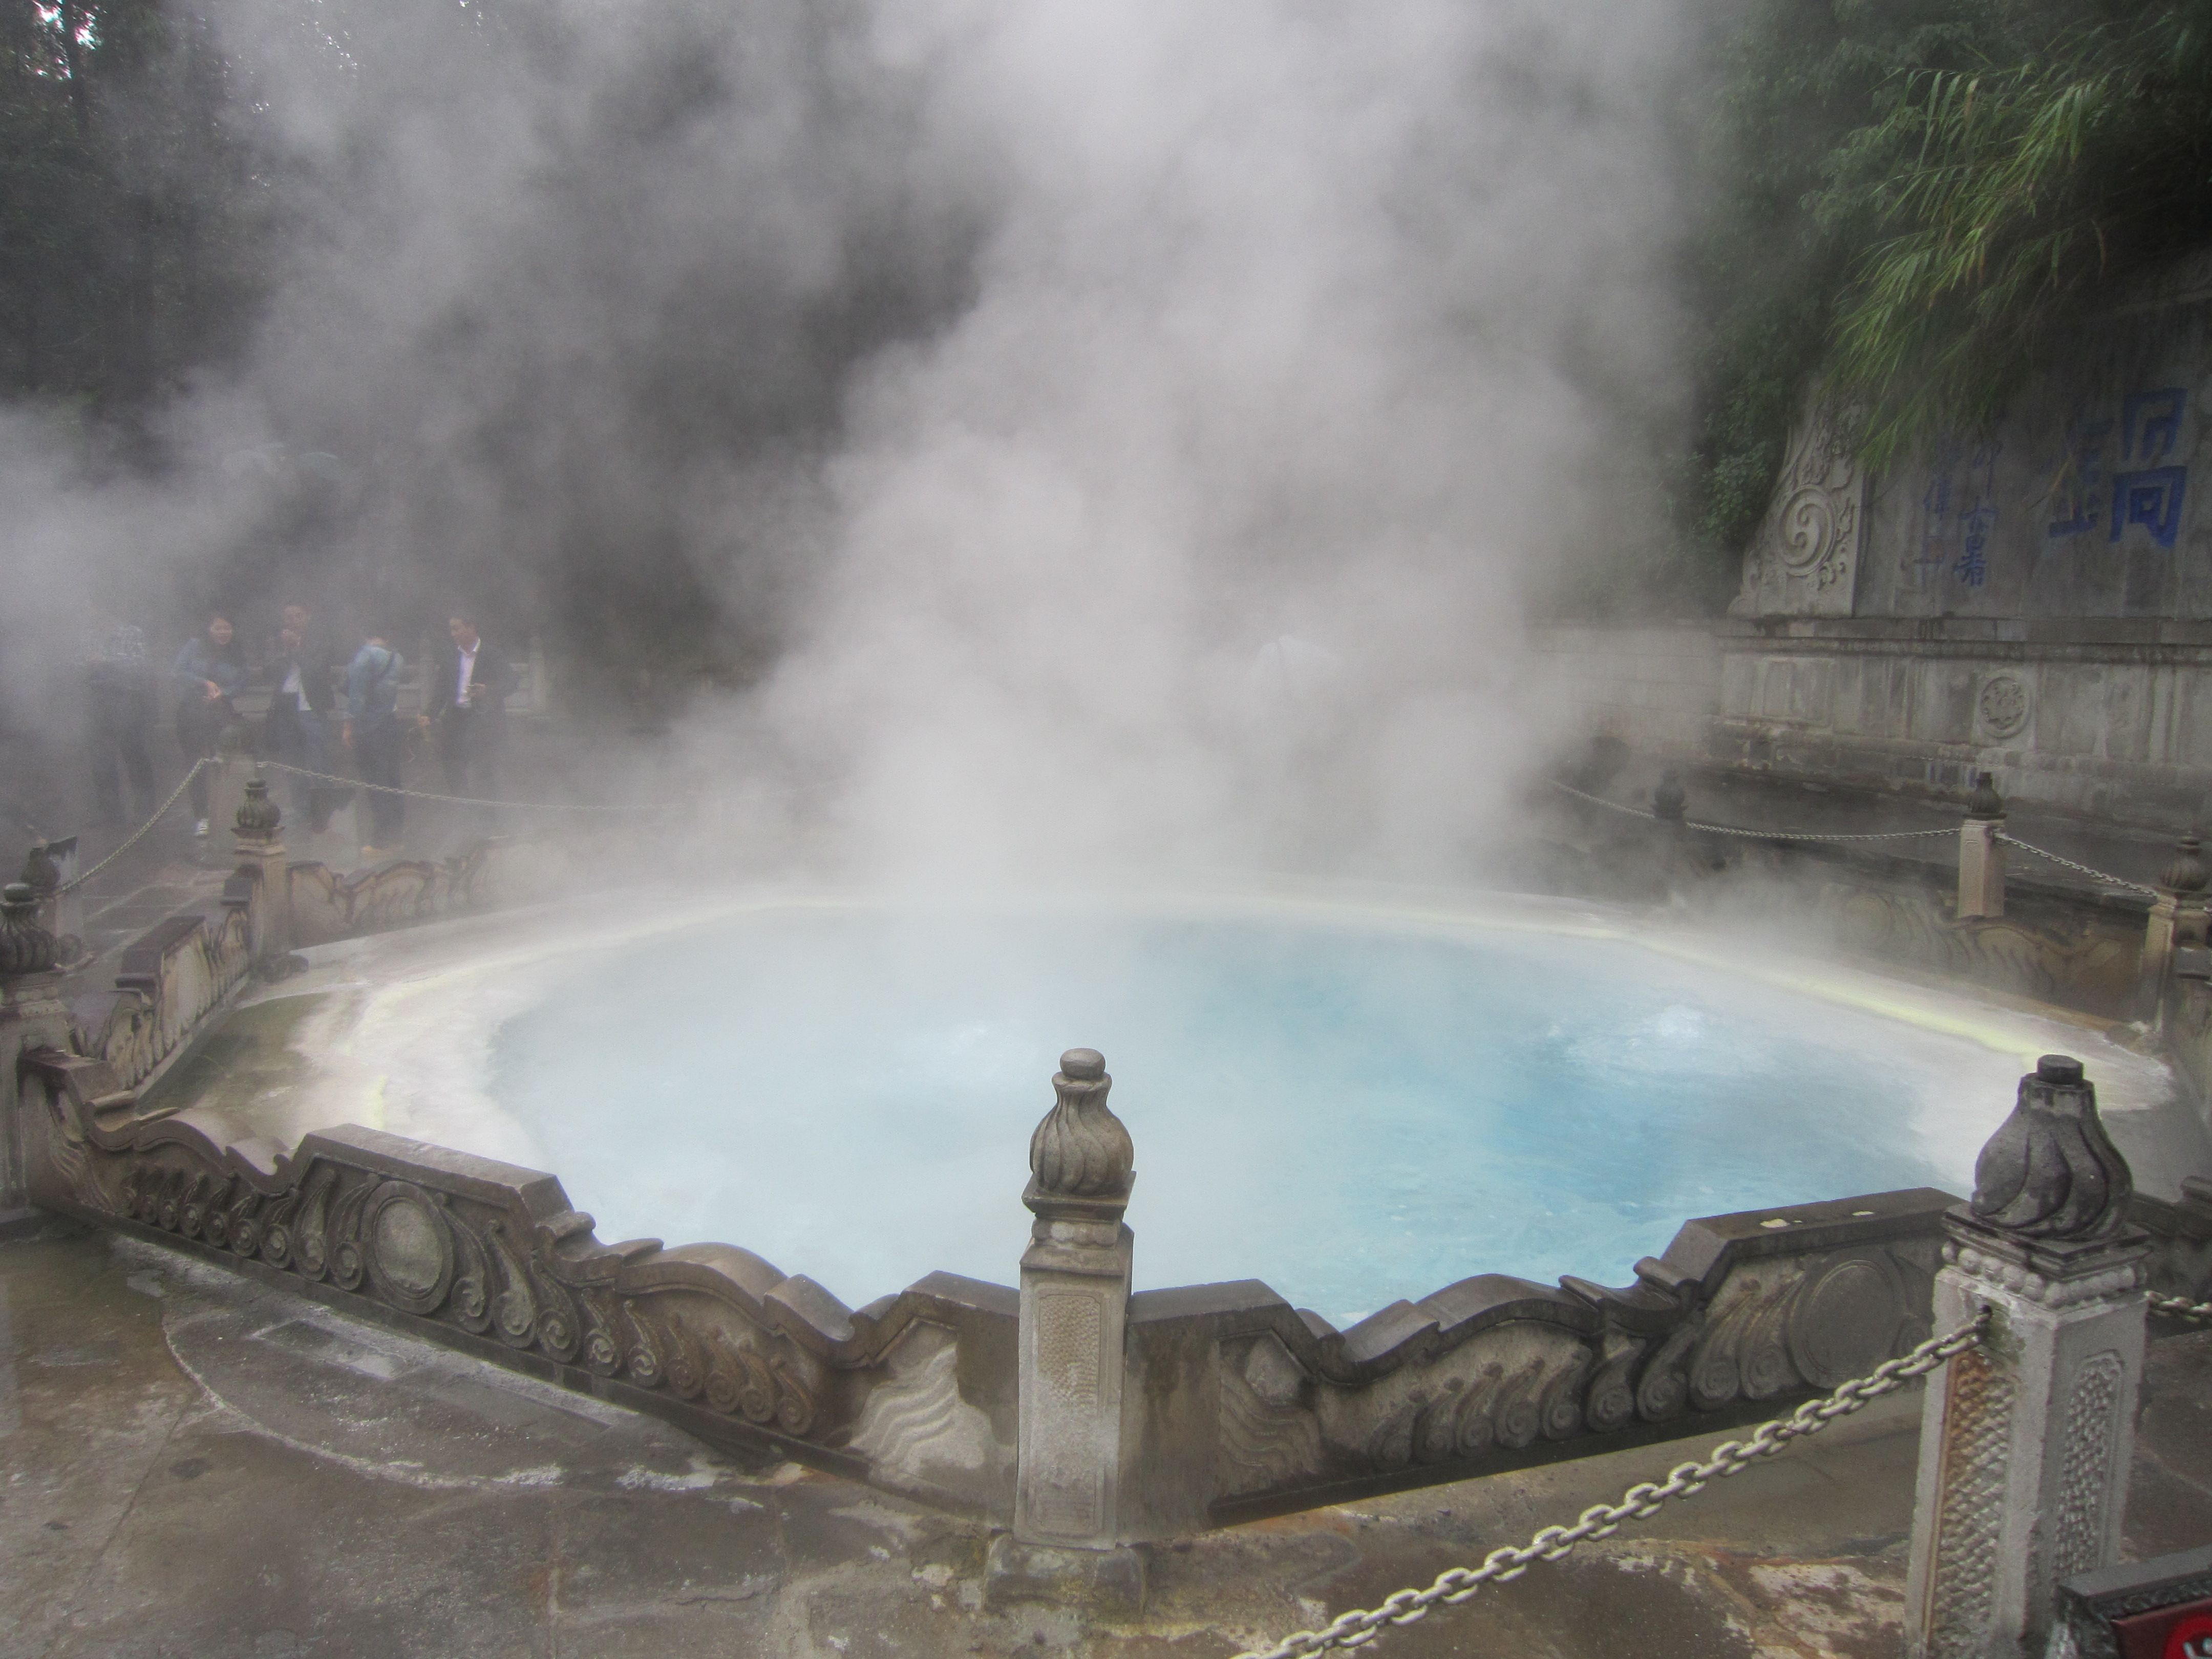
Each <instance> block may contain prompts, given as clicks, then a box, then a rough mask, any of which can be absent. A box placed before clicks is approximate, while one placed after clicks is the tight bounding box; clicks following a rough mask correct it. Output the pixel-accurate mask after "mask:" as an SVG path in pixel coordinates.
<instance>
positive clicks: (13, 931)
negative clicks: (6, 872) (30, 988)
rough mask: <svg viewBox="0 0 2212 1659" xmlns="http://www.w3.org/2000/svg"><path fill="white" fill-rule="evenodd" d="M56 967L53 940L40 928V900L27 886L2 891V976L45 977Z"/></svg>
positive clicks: (19, 884) (18, 884)
mask: <svg viewBox="0 0 2212 1659" xmlns="http://www.w3.org/2000/svg"><path fill="white" fill-rule="evenodd" d="M53 965H54V936H53V935H52V933H48V932H47V931H46V929H45V928H43V927H40V926H39V900H38V896H37V895H36V894H35V893H33V891H32V890H31V889H30V886H29V884H27V883H25V882H20V881H13V882H9V884H8V885H7V887H6V889H5V890H0V975H4V974H43V973H46V972H48V971H49V970H51V969H52V967H53Z"/></svg>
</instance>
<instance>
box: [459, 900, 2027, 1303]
mask: <svg viewBox="0 0 2212 1659" xmlns="http://www.w3.org/2000/svg"><path fill="white" fill-rule="evenodd" d="M1323 914H1324V915H1326V914H1327V913H1323ZM1348 914H1349V915H1352V916H1353V917H1355V918H1357V917H1360V916H1362V915H1363V914H1364V913H1359V912H1352V913H1348ZM1077 1045H1086V1046H1090V1047H1094V1048H1100V1049H1102V1050H1103V1051H1104V1053H1105V1054H1106V1056H1107V1060H1108V1064H1109V1069H1110V1071H1111V1072H1112V1073H1113V1075H1114V1078H1115V1087H1114V1092H1113V1097H1112V1103H1113V1105H1114V1107H1115V1110H1116V1111H1117V1112H1118V1113H1119V1115H1121V1117H1122V1118H1123V1120H1124V1121H1126V1122H1127V1124H1128V1125H1129V1127H1130V1130H1131V1132H1132V1133H1133V1135H1134V1137H1135V1140H1136V1146H1137V1170H1138V1182H1137V1188H1136V1194H1135V1198H1134V1200H1133V1203H1132V1205H1131V1206H1130V1212H1129V1220H1130V1223H1131V1225H1133V1227H1134V1228H1135V1229H1136V1232H1137V1265H1136V1277H1137V1282H1138V1285H1139V1286H1140V1287H1143V1286H1149V1285H1176V1284H1188V1283H1197V1282H1204V1281H1208V1280H1218V1279H1240V1278H1256V1279H1265V1280H1267V1282H1268V1283H1269V1284H1270V1285H1273V1286H1274V1287H1275V1288H1276V1289H1277V1290H1278V1291H1281V1292H1282V1293H1283V1294H1284V1295H1285V1296H1286V1297H1290V1298H1291V1300H1292V1301H1293V1302H1295V1303H1297V1304H1300V1305H1303V1306H1309V1307H1312V1308H1315V1309H1316V1310H1319V1311H1321V1312H1322V1313H1324V1314H1326V1315H1328V1316H1330V1317H1332V1318H1334V1319H1337V1320H1340V1321H1342V1320H1347V1319H1350V1318H1352V1317H1354V1316H1358V1315H1360V1314H1363V1313H1364V1312H1367V1311H1370V1310H1373V1309H1376V1308H1378V1307H1380V1306H1383V1304H1386V1303H1388V1302H1389V1301H1390V1300H1391V1299H1392V1298H1394V1297H1399V1296H1407V1297H1418V1296H1419V1295H1421V1294H1423V1293H1425V1292H1426V1291H1431V1290H1433V1289H1436V1288H1437V1287H1439V1286H1441V1285H1445V1284H1448V1283H1449V1282H1450V1281H1452V1280H1454V1279H1460V1278H1463V1277H1465V1276H1466V1275H1468V1274H1469V1273H1478V1272H1503V1273H1520V1274H1524V1275H1527V1276H1528V1277H1531V1278H1534V1279H1543V1280H1548V1279H1552V1278H1553V1277H1555V1276H1556V1275H1558V1274H1559V1273H1581V1274H1584V1275H1588V1276H1589V1277H1592V1278H1596V1279H1605V1280H1608V1281H1610V1282H1613V1283H1624V1282H1626V1279H1627V1275H1628V1273H1629V1270H1630V1264H1631V1263H1632V1262H1633V1261H1635V1260H1636V1259H1637V1258H1638V1257H1639V1256H1641V1255H1648V1254H1655V1253H1656V1252H1657V1251H1658V1250H1660V1249H1662V1248H1663V1247H1664V1245H1665V1244H1666V1243H1667V1241H1668V1238H1670V1237H1672V1235H1673V1233H1674V1229H1675V1227H1676V1225H1678V1224H1679V1223H1680V1222H1681V1221H1682V1220H1684V1219H1686V1218H1689V1217H1692V1216H1696V1215H1707V1214H1713V1213H1717V1212H1727V1211H1734V1210H1743V1209H1752V1208H1757V1207H1760V1206H1771V1205H1778V1204H1784V1203H1790V1202H1796V1201H1801V1200H1814V1199H1822V1198H1833V1197H1842V1196H1846V1195H1849V1194H1857V1193H1867V1192H1876V1191H1881V1190H1886V1189H1889V1188H1901V1187H1911V1186H1919V1185H1936V1186H1945V1187H1948V1188H1950V1189H1951V1190H1953V1191H1963V1190H1966V1184H1967V1183H1968V1182H1969V1181H1970V1172H1971V1168H1972V1154H1973V1150H1974V1148H1975V1147H1976V1146H1978V1143H1979V1141H1980V1139H1981V1138H1982V1137H1983V1135H1984V1134H1985V1133H1987V1132H1988V1130H1989V1129H1990V1127H1992V1126H1993V1125H1994V1123H1995V1122H1996V1121H1997V1119H1998V1118H2000V1117H2001V1116H2002V1115H2003V1112H2004V1110H2005V1109H2007V1107H2008V1104H2009V1097H2010V1094H2011V1085H2012V1081H2013V1079H2014V1078H2015V1076H2016V1075H2017V1072H2018V1069H2019V1066H2018V1056H2015V1055H2012V1054H1999V1053H1993V1052H1991V1051H1990V1048H1988V1047H1987V1046H1986V1045H1983V1044H1978V1043H1976V1042H1971V1041H1969V1040H1967V1039H1966V1038H1964V1037H1961V1036H1952V1035H1947V1034H1944V1033H1943V1032H1942V1031H1938V1030H1924V1029H1920V1028H1918V1027H1917V1026H1915V1025H1913V1024H1909V1023H1906V1022H1905V1021H1902V1020H1899V1019H1894V1018H1887V1017H1885V1016H1884V1015H1882V1014H1880V1013H1875V1012H1866V1011H1863V1010H1861V1009H1857V1008H1854V1007H1850V1006H1843V1005H1841V1004H1838V1003H1837V1002H1833V1001H1830V1000H1824V999H1822V998H1820V997H1816V996H1813V995H1808V994H1801V993H1798V992H1795V991H1791V990H1789V989H1786V988H1777V987H1774V986H1772V985H1770V984H1762V983H1760V982H1759V981H1756V980H1754V979H1751V978H1748V977H1747V976H1745V975H1741V974H1737V973H1734V972H1730V971H1727V970H1725V969H1719V968H1715V967H1710V966H1704V965H1699V963H1694V962H1689V961H1684V960H1682V959H1680V958H1679V957H1675V956H1673V955H1670V954H1668V953H1666V952H1664V951H1661V950H1658V949H1655V948H1651V947H1650V946H1647V945H1642V944H1638V943H1636V942H1633V941H1632V940H1628V939H1621V938H1618V937H1611V938H1608V937H1577V936H1575V935H1573V934H1571V933H1556V932H1547V931H1528V930H1522V929H1516V928H1510V927H1486V926H1480V925H1469V924H1455V925H1452V926H1449V927H1435V926H1430V927H1422V926H1407V925H1397V924H1393V923H1390V922H1389V921H1382V920H1372V921H1368V920H1356V921H1345V920H1342V919H1341V918H1339V919H1336V920H1318V921H1317V920H1312V919H1307V918H1304V917H1300V916H1297V915H1295V914H1293V913H1285V914H1282V915H1258V916H1255V915H1236V914H1223V915H1206V914H1202V913H1200V914H1184V915H1147V914H1129V913H1127V912H1119V913H1104V912H1097V911H1091V910H1071V911H1066V912H1060V913H1053V912H1045V913H1036V912H1030V913H1010V914H1005V915H977V914H975V913H972V912H971V913H968V914H964V915H947V914H940V913H927V914H924V913H916V912H912V911H896V910H868V909H855V908H824V909H812V910H808V909H799V910H786V911H782V912H770V913H769V914H766V915H760V916H757V917H753V918H750V919H747V920H744V921H739V922H736V923H721V924H718V925H716V926H714V927H708V928H701V929H698V930H695V931H691V932H686V933H674V934H671V935H668V936H666V937H665V939H663V941H662V942H660V943H659V944H656V945H653V946H651V947H649V948H640V949H631V950H628V951H616V952H608V953H604V954H602V955H600V956H599V957H597V958H596V959H594V960H592V962H591V963H590V964H589V966H588V968H582V967H580V968H579V969H578V971H577V972H576V973H575V974H574V975H573V976H572V977H571V978H570V979H569V980H568V982H567V983H566V984H565V985H563V986H562V987H560V988H557V989H556V991H555V992H554V993H553V994H551V995H550V996H549V997H548V998H546V1000H544V1001H543V1002H542V1003H541V1004H540V1005H538V1006H536V1007H535V1008H534V1009H532V1010H531V1011H530V1012H526V1013H524V1014H522V1015H521V1016H520V1017H519V1018H513V1019H511V1020H509V1021H508V1022H507V1023H506V1024H505V1025H504V1026H503V1027H502V1028H501V1031H500V1033H499V1036H498V1039H497V1044H496V1049H495V1066H494V1073H493V1079H492V1094H493V1095H494V1097H495V1099H496V1100H497V1101H498V1102H499V1103H500V1104H501V1106H502V1107H503V1108H504V1109H505V1110H506V1111H507V1112H508V1113H510V1114H512V1115H513V1117H514V1118H515V1119H516V1120H518V1121H519V1122H520V1125H521V1126H522V1127H523V1128H524V1129H525V1130H526V1132H527V1133H528V1134H529V1136H530V1137H531V1139H532V1141H533V1142H534V1144H535V1146H536V1148H537V1150H538V1152H539V1154H540V1156H541V1158H542V1161H543V1163H544V1166H545V1167H547V1168H550V1169H552V1170H556V1171H558V1172H559V1173H560V1175H561V1176H562V1180H563V1182H564V1183H565V1184H566V1186H567V1188H568V1192H569V1194H570V1196H571V1197H572V1198H573V1199H574V1200H575V1201H576V1202H577V1203H578V1204H579V1205H580V1206H582V1207H584V1208H586V1209H589V1210H591V1211H592V1212H594V1213H595V1214H596V1215H597V1216H598V1218H599V1223H600V1226H599V1236H600V1237H602V1238H607V1239H614V1238H623V1237H633V1236H645V1235H649V1236H655V1237H665V1238H666V1239H667V1240H669V1241H670V1242H671V1243H675V1242H678V1241H690V1240H702V1239H715V1240H720V1241H724V1242H726V1243H739V1244H743V1245H744V1246H745V1247H746V1248H748V1249H752V1250H755V1251H757V1252H758V1253H759V1254H761V1255H764V1256H766V1257H767V1258H769V1260H770V1261H774V1262H775V1263H777V1264H778V1265H779V1266H780V1267H782V1268H783V1269H784V1270H785V1271H787V1272H791V1273H808V1274H811V1276H812V1277H814V1278H815V1279H818V1280H820V1281H821V1282H823V1284H825V1285H828V1286H829V1289H831V1290H832V1291H835V1292H836V1294H837V1295H839V1296H840V1297H842V1298H844V1299H845V1300H846V1301H847V1302H848V1303H850V1304H855V1305H857V1304H860V1303H863V1302H866V1301H867V1300H869V1299H872V1298H873V1297H877V1296H878V1295H881V1294H883V1293H884V1292H886V1291H893V1290H896V1289H898V1288H899V1287H901V1286H902V1285H906V1284H908V1283H910V1282H911V1281H912V1280H914V1279H917V1278H919V1277H920V1276H921V1274H922V1273H925V1272H927V1271H928V1270H929V1269H931V1268H936V1267H942V1268H948V1269H951V1270H952V1271H954V1272H958V1273H969V1274H972V1275H974V1276H975V1277H978V1278H983V1279H994V1280H997V1281H999V1282H1001V1283H1010V1282H1012V1276H1013V1274H1014V1272H1015V1264H1016V1261H1017V1260H1018V1256H1019V1255H1020V1253H1021V1249H1022V1247H1023V1245H1024V1243H1025V1242H1026V1227H1027V1221H1028V1217H1027V1215H1026V1213H1025V1212H1024V1211H1023V1210H1022V1209H1021V1207H1020V1205H1019V1203H1018V1195H1019V1193H1020V1190H1021V1187H1022V1184H1023V1182H1024V1179H1025V1177H1026V1173H1027V1172H1026V1170H1025V1167H1024V1158H1025V1151H1026V1146H1027V1142H1028V1137H1029V1133H1030V1128H1031V1127H1032V1126H1033V1125H1034V1124H1035V1122H1036V1119H1037V1118H1038V1117H1039V1116H1040V1115H1041V1114H1042V1111H1043V1110H1044V1109H1046V1108H1047V1107H1048V1105H1049V1104H1050V1103H1051V1095H1050V1091H1049V1088H1048V1085H1047V1083H1046V1079H1047V1078H1048V1076H1049V1075H1050V1073H1051V1072H1052V1070H1053V1069H1054V1061H1055V1060H1056V1057H1057V1055H1058V1054H1059V1053H1060V1050H1061V1049H1062V1048H1068V1047H1073V1046H1077Z"/></svg>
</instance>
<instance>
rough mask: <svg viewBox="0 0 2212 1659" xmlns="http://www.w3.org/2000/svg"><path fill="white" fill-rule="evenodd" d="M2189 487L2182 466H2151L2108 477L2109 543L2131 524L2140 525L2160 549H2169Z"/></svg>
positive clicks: (2179, 523) (2116, 538)
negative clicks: (2110, 481) (2110, 530)
mask: <svg viewBox="0 0 2212 1659" xmlns="http://www.w3.org/2000/svg"><path fill="white" fill-rule="evenodd" d="M2188 484H2189V469H2188V468H2187V467H2185V466H2154V467H2151V468H2149V469H2148V471H2142V472H2120V473H2115V474H2114V475H2113V477H2112V536H2111V538H2110V539H2111V540H2112V541H2118V540H2119V538H2120V532H2122V531H2123V530H2125V529H2126V528H2127V527H2128V526H2130V525H2131V524H2139V525H2142V526H2143V527H2144V528H2145V529H2147V530H2148V531H2149V532H2150V537H2151V539H2152V540H2153V541H2154V542H2156V543H2157V544H2159V545H2160V547H2172V545H2173V538H2174V537H2175V535H2176V534H2177V533H2178V532H2179V531H2180V529H2181V501H2182V496H2183V495H2184V493H2185V490H2186V489H2187V487H2188Z"/></svg>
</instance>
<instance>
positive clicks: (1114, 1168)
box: [1030, 1048, 1137, 1199]
mask: <svg viewBox="0 0 2212 1659" xmlns="http://www.w3.org/2000/svg"><path fill="white" fill-rule="evenodd" d="M1113 1086H1114V1079H1112V1078H1110V1077H1109V1076H1107V1075H1106V1058H1105V1056H1104V1055H1103V1054H1100V1053H1099V1052H1098V1051H1097V1049H1096V1048H1070V1049H1069V1050H1068V1051H1067V1052H1066V1054H1062V1055H1061V1056H1060V1070H1059V1071H1058V1072H1056V1073H1054V1074H1053V1079H1052V1089H1053V1093H1054V1095H1055V1096H1057V1097H1058V1100H1057V1103H1055V1104H1054V1107H1053V1109H1052V1110H1050V1111H1049V1112H1048V1113H1046V1114H1045V1116H1044V1121H1042V1122H1041V1123H1039V1124H1038V1125H1037V1126H1036V1133H1033V1134H1031V1135H1030V1173H1031V1174H1033V1175H1035V1176H1036V1190H1037V1192H1038V1193H1039V1194H1043V1195H1049V1196H1053V1197H1066V1198H1093V1199H1097V1198H1126V1197H1127V1195H1128V1192H1129V1176H1130V1171H1131V1170H1133V1168H1134V1167H1135V1164H1136V1158H1137V1152H1136V1147H1135V1145H1134V1144H1133V1142H1132V1141H1131V1140H1130V1139H1129V1131H1128V1129H1127V1127H1126V1126H1125V1125H1124V1124H1123V1123H1122V1121H1121V1119H1120V1118H1118V1117H1115V1115H1114V1114H1113V1112H1112V1110H1111V1109H1109V1108H1108V1106H1107V1104H1106V1094H1107V1091H1109V1090H1110V1089H1111V1088H1112V1087H1113Z"/></svg>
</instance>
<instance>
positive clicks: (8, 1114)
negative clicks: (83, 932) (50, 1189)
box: [0, 882, 70, 1229]
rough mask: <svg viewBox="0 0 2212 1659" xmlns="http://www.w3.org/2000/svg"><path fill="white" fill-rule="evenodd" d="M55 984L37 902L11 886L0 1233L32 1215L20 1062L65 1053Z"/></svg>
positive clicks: (19, 885)
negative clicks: (40, 1053) (43, 1051)
mask: <svg viewBox="0 0 2212 1659" xmlns="http://www.w3.org/2000/svg"><path fill="white" fill-rule="evenodd" d="M61 981H62V975H61V974H60V973H59V972H58V970H57V969H56V968H55V966H54V936H53V934H52V933H49V932H48V931H47V930H46V928H44V927H40V925H39V901H38V897H37V896H36V895H35V894H34V893H33V891H32V890H31V889H30V887H29V886H28V885H27V884H25V883H23V882H14V883H11V884H9V886H8V887H7V888H6V889H5V890H0V1229H4V1228H7V1227H9V1226H10V1225H20V1224H21V1223H22V1222H23V1221H25V1220H27V1219H28V1218H30V1216H31V1213H32V1212H31V1211H30V1208H29V1203H30V1200H29V1197H28V1194H27V1192H26V1190H25V1188H26V1183H27V1176H28V1170H27V1145H26V1139H27V1135H28V1133H29V1125H27V1123H26V1122H25V1121H23V1120H24V1113H25V1111H26V1106H25V1102H24V1091H23V1084H22V1077H21V1071H22V1066H21V1060H22V1055H23V1053H24V1051H25V1050H26V1049H29V1048H68V1047H69V1032H70V1022H69V1007H68V1005H67V1004H65V1003H64V1002H63V1000H62V998H61Z"/></svg>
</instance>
